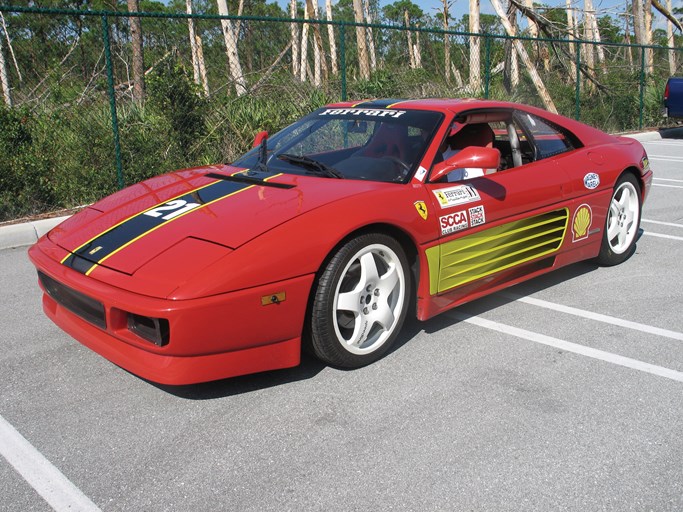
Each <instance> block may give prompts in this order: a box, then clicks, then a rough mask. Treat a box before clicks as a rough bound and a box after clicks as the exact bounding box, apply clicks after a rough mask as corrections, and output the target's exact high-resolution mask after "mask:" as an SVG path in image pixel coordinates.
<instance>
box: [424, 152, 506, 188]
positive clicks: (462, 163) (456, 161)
mask: <svg viewBox="0 0 683 512" xmlns="http://www.w3.org/2000/svg"><path fill="white" fill-rule="evenodd" d="M499 166H500V151H498V150H497V149H495V148H485V147H480V146H468V147H466V148H465V149H463V150H461V151H459V152H458V153H457V154H455V155H453V156H452V157H451V158H449V159H448V160H446V161H445V162H439V163H438V164H436V165H434V167H433V168H432V175H431V177H430V178H429V181H430V182H435V181H439V180H440V179H441V178H443V177H444V176H446V175H447V174H448V173H450V172H451V171H454V170H455V169H468V170H470V171H471V170H473V169H476V170H477V171H480V172H470V174H469V175H470V177H475V176H477V175H478V176H483V175H484V174H493V173H494V172H496V171H497V170H498V167H499Z"/></svg>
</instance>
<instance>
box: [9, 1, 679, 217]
mask: <svg viewBox="0 0 683 512" xmlns="http://www.w3.org/2000/svg"><path fill="white" fill-rule="evenodd" d="M9 4H10V2H9V1H8V0H0V10H2V13H3V15H4V19H5V22H6V30H7V32H6V34H5V33H4V30H0V37H7V38H9V40H10V41H11V43H12V45H11V46H12V50H13V55H11V54H10V53H9V51H8V45H7V44H5V45H4V46H3V51H4V56H5V59H6V61H7V62H8V63H10V64H9V72H10V76H9V79H10V84H11V85H12V95H13V100H14V101H13V107H12V108H7V107H6V106H4V105H3V106H0V222H1V221H4V220H8V219H16V218H18V217H22V216H25V215H32V214H36V213H41V212H46V211H51V210H55V209H58V208H68V207H73V206H77V205H82V204H87V203H90V202H92V201H95V200H97V199H99V198H101V197H103V196H104V195H107V194H109V193H111V192H113V191H115V190H117V189H118V187H119V181H118V177H117V155H116V151H115V143H114V136H113V131H112V116H111V112H110V106H111V105H110V99H111V98H110V95H109V93H108V82H107V79H108V76H107V66H106V59H105V51H104V43H103V32H102V17H101V16H99V15H84V14H80V13H79V14H75V13H73V14H65V13H63V12H57V13H55V12H51V13H47V12H45V13H40V12H16V10H15V11H12V9H11V8H9V7H8V6H9ZM28 4H29V2H28V1H26V0H24V1H23V2H22V1H17V2H13V3H12V5H14V6H15V7H16V6H19V7H27V6H28ZM30 5H31V7H33V8H49V9H75V10H79V11H83V10H84V9H90V10H102V11H108V12H110V13H111V14H112V15H110V16H108V17H107V23H108V26H109V34H110V41H111V72H112V78H113V81H114V86H115V87H114V90H115V100H116V107H117V108H116V112H117V117H116V121H117V124H118V133H119V137H120V168H121V169H122V171H123V178H124V180H125V183H127V184H131V183H134V182H137V181H140V180H142V179H145V178H148V177H151V176H154V175H157V174H160V173H163V172H168V171H171V170H173V169H178V168H183V167H188V166H194V165H202V164H209V163H215V162H221V161H231V160H233V159H235V158H236V157H237V156H238V155H239V154H241V153H242V152H244V151H245V150H246V149H248V148H249V147H250V145H251V141H252V140H253V137H254V135H255V134H256V133H257V132H259V131H261V130H268V131H269V132H271V133H272V132H275V131H277V130H279V129H280V128H282V127H284V126H286V125H287V124H289V123H291V122H292V121H294V120H295V119H297V118H298V117H300V116H302V115H304V114H306V113H308V112H309V111H311V110H312V109H314V108H317V107H319V106H321V105H323V104H325V103H329V102H332V101H337V100H340V99H342V97H343V96H346V97H347V98H348V99H359V100H360V99H364V98H372V97H470V96H484V95H485V94H488V97H490V98H493V99H504V100H511V101H519V102H522V103H528V104H533V105H538V106H542V104H541V102H540V99H539V96H538V94H537V92H536V90H535V88H534V86H533V84H532V83H531V80H530V79H529V77H528V75H527V74H526V73H525V72H524V71H523V68H521V76H520V83H519V84H518V85H517V86H515V87H511V86H510V83H509V78H508V77H507V76H506V74H505V72H504V71H503V70H502V69H503V68H502V67H501V65H502V64H503V63H505V62H506V60H507V59H508V58H509V53H506V45H507V46H509V44H508V43H507V41H506V38H505V37H503V36H504V30H503V28H502V27H501V25H500V23H499V21H498V19H497V18H496V17H495V16H489V15H482V20H481V25H482V32H485V33H486V34H488V35H489V36H500V37H496V38H493V37H488V38H485V37H484V36H479V37H480V38H481V41H482V44H481V46H482V57H481V61H480V62H470V61H469V44H470V36H469V34H467V33H466V32H465V31H466V28H467V26H468V19H467V18H468V16H467V15H465V16H463V17H462V18H461V19H459V20H449V41H450V53H451V59H452V61H453V70H457V71H458V73H459V75H460V76H459V80H458V79H456V78H455V77H453V76H451V77H450V78H446V77H445V75H444V70H443V67H444V66H443V62H444V44H443V39H444V38H443V31H442V27H443V24H442V23H443V20H442V17H441V15H438V14H437V15H433V16H432V15H430V14H429V13H425V12H423V11H422V10H421V9H420V8H419V7H418V6H417V5H415V4H412V2H410V1H409V0H398V1H396V2H394V3H393V4H390V5H387V6H385V7H384V8H383V9H381V10H380V9H379V8H378V6H377V4H376V3H374V4H372V3H371V5H372V10H373V11H374V16H373V19H374V20H375V21H376V25H375V26H374V27H373V35H372V37H373V40H374V42H375V45H376V48H377V56H378V59H377V60H378V63H377V68H376V69H375V70H374V71H373V72H372V74H371V76H370V78H369V79H368V80H362V79H360V78H359V76H360V73H359V69H358V49H357V46H356V34H355V29H354V27H353V26H351V25H348V23H352V22H353V9H352V1H351V0H339V1H338V2H337V3H336V4H335V5H334V8H333V19H334V20H335V23H336V25H335V26H334V34H335V40H336V42H337V51H338V52H340V51H341V50H340V43H341V41H342V39H343V42H344V50H345V54H344V56H345V64H346V65H345V68H344V74H343V75H342V74H341V73H340V74H337V75H334V74H333V73H332V72H331V70H330V69H329V62H330V57H331V56H330V54H329V52H330V44H329V43H330V41H329V36H328V32H327V27H326V26H325V25H322V26H321V35H322V38H323V45H324V51H325V52H326V53H325V54H324V55H323V59H324V61H325V63H326V64H328V71H327V73H326V75H325V77H324V80H323V81H322V84H321V85H319V86H314V85H313V84H312V83H311V81H310V80H305V81H302V80H300V78H298V77H294V76H293V74H292V63H291V55H290V54H291V52H289V51H287V46H288V44H290V40H291V32H290V30H291V24H290V23H289V20H288V19H287V18H288V13H286V12H285V11H283V10H282V8H281V7H280V6H279V5H278V4H277V3H275V2H270V3H268V2H266V0H245V9H244V12H245V13H247V14H249V16H248V17H243V18H242V19H240V21H239V28H238V29H236V30H237V34H238V53H239V56H240V60H241V63H242V67H243V71H244V75H245V77H246V80H247V84H248V88H249V93H248V94H246V95H243V96H237V95H236V94H235V90H234V87H233V84H232V83H231V81H230V78H229V76H230V75H229V73H228V66H227V60H226V53H225V43H224V39H223V35H222V32H221V25H220V21H219V20H218V19H216V18H206V17H202V16H203V15H209V16H215V15H216V14H217V9H216V4H215V2H210V1H207V0H195V1H194V8H195V12H196V13H197V14H198V17H197V18H196V19H195V25H196V30H197V33H198V34H200V35H201V37H202V41H203V53H204V58H205V60H206V68H207V75H208V84H209V89H210V94H209V95H208V96H206V95H205V94H203V90H202V88H201V87H200V86H199V85H197V84H196V83H195V81H194V79H193V72H192V64H191V52H190V45H189V40H188V30H187V19H186V18H182V17H143V18H142V32H143V35H144V59H145V68H146V69H147V74H146V86H147V89H146V96H145V99H144V101H142V102H138V101H134V100H133V98H132V91H131V84H132V77H131V73H132V71H131V43H130V41H131V38H130V29H129V24H128V18H127V17H125V16H115V15H113V14H114V13H121V14H123V13H125V12H127V6H126V4H125V2H123V1H122V0H41V1H32V2H30ZM228 6H229V9H230V13H231V14H232V13H236V12H237V0H230V1H228ZM405 10H408V11H409V13H410V17H411V25H412V29H413V30H412V32H411V35H412V37H413V38H414V37H415V36H416V33H417V32H418V31H419V35H420V44H421V56H422V65H421V67H419V68H417V69H411V68H410V67H409V66H407V64H406V63H407V62H408V54H407V45H406V31H405V27H403V26H402V25H401V24H402V23H403V16H404V12H405ZM140 11H141V12H148V13H160V15H162V16H163V15H168V16H171V15H173V14H177V13H183V12H184V11H185V2H184V1H182V0H172V1H171V2H170V3H168V4H162V3H160V2H155V1H149V0H143V1H142V2H141V4H140ZM544 15H545V16H546V17H547V18H548V19H550V20H551V21H554V22H556V23H557V25H558V27H559V26H561V24H562V23H563V22H564V21H563V20H564V18H563V16H564V11H563V10H561V9H553V8H550V7H548V8H546V9H545V10H544ZM319 17H320V18H323V17H324V14H321V15H320V16H319ZM299 18H301V19H303V7H302V6H301V5H299ZM233 23H236V20H233ZM345 23H347V24H346V25H345ZM599 24H600V27H601V33H602V35H603V41H604V42H605V43H606V44H605V45H604V50H605V53H606V57H607V67H606V69H605V71H601V72H599V73H598V72H597V71H596V76H597V77H598V80H599V82H600V87H597V88H595V87H594V88H591V87H590V86H589V85H588V84H587V83H586V82H583V83H581V84H580V85H581V86H580V88H579V97H578V103H577V101H576V100H577V96H576V90H577V89H576V82H575V81H573V80H572V79H571V77H569V76H568V71H567V70H568V67H567V58H566V55H565V54H563V53H562V51H561V48H564V49H565V50H567V51H568V50H569V46H568V44H569V43H568V42H567V41H557V42H554V43H553V45H549V44H548V43H535V42H532V41H528V40H525V41H524V45H525V47H527V49H528V51H529V52H530V53H531V54H532V55H533V54H534V52H538V51H539V48H540V45H541V44H543V45H545V47H547V48H548V49H549V50H550V51H549V54H550V67H549V69H543V68H542V66H540V63H539V62H537V65H539V70H540V73H541V76H542V78H543V80H544V83H545V85H546V87H547V88H548V90H549V93H550V95H551V97H552V98H553V100H554V101H555V104H556V106H557V108H558V110H559V111H560V113H562V114H564V115H567V116H569V117H577V114H578V117H579V118H580V120H581V121H583V122H586V123H588V124H592V125H594V126H597V127H599V128H601V129H604V130H607V131H612V132H617V131H625V130H631V129H635V128H637V127H638V125H639V124H640V123H642V124H644V125H645V126H657V125H661V124H662V122H663V119H662V117H661V105H662V94H663V89H664V83H665V81H666V78H667V77H668V76H669V68H668V61H667V58H668V54H667V50H666V49H665V48H656V49H655V50H654V53H655V55H654V62H655V66H654V69H653V70H652V73H650V74H645V73H643V69H642V68H641V66H640V62H641V61H640V52H641V51H642V49H641V48H639V47H631V48H630V49H629V48H628V47H625V46H623V45H622V44H621V43H622V42H623V40H624V33H623V30H622V28H621V25H620V23H619V22H617V21H616V20H614V19H612V18H610V17H609V16H604V17H602V18H600V20H599ZM299 26H301V25H299ZM312 32H313V30H312V29H311V33H312ZM521 35H522V36H524V33H522V34H521ZM654 35H655V41H656V42H657V44H659V45H662V46H664V45H665V43H666V34H663V31H661V30H657V31H655V34H654ZM312 41H313V40H312V38H311V40H310V42H309V48H312V45H313V42H312ZM610 43H615V44H614V45H610ZM682 43H683V40H681V38H680V36H679V38H678V39H677V44H676V47H677V48H678V49H679V50H677V51H678V55H677V57H678V61H679V62H680V61H682V60H683V54H682V53H681V51H680V48H681V47H682V46H683V44H682ZM485 47H487V48H488V53H487V52H485V50H484V49H485ZM629 51H630V53H631V55H632V57H633V63H631V62H629V59H627V57H628V53H627V52H629ZM309 54H310V56H309V63H308V65H309V66H313V65H314V63H313V62H312V59H313V51H312V49H310V50H309ZM570 54H571V53H570ZM278 56H280V59H279V60H278ZM15 58H16V65H15V64H14V59H15ZM273 65H274V66H273ZM474 66H478V67H479V68H480V70H481V74H482V77H484V76H486V77H487V79H488V81H487V84H488V87H487V89H486V90H482V89H479V90H472V89H471V88H468V77H469V73H470V70H471V69H472V68H473V67H474ZM679 69H680V64H679ZM641 92H642V95H643V96H642V102H641ZM641 105H642V107H643V108H642V110H641ZM577 107H578V108H577Z"/></svg>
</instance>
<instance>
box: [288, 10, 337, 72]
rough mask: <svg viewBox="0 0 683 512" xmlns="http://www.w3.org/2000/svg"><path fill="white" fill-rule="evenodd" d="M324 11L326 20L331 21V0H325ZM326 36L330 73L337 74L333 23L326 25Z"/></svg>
mask: <svg viewBox="0 0 683 512" xmlns="http://www.w3.org/2000/svg"><path fill="white" fill-rule="evenodd" d="M294 1H296V0H294ZM325 11H326V14H327V21H332V0H325ZM327 38H328V39H329V40H330V64H331V66H332V74H333V75H337V74H338V73H339V66H338V65H337V39H336V38H335V37H334V25H327Z"/></svg>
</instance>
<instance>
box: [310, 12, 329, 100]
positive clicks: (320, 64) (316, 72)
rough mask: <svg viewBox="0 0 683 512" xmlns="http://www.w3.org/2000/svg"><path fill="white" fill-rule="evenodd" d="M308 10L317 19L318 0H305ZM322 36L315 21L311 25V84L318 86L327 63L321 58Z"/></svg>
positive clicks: (320, 83)
mask: <svg viewBox="0 0 683 512" xmlns="http://www.w3.org/2000/svg"><path fill="white" fill-rule="evenodd" d="M306 4H307V5H308V10H309V12H311V13H312V14H313V18H314V19H318V2H317V0H316V1H315V2H313V0H306ZM323 51H324V49H323V38H322V36H321V35H320V25H318V24H317V23H316V24H315V25H313V60H314V67H313V85H315V86H316V87H320V86H321V85H322V70H323V68H324V69H325V75H327V64H325V62H324V60H323Z"/></svg>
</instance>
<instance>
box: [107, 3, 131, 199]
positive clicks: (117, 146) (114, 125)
mask: <svg viewBox="0 0 683 512" xmlns="http://www.w3.org/2000/svg"><path fill="white" fill-rule="evenodd" d="M102 39H103V41H104V59H105V62H106V63H107V84H108V86H109V110H110V112H111V129H112V131H113V132H114V152H115V155H116V176H117V178H118V181H119V188H123V187H125V186H126V184H125V182H124V180H123V166H122V165H121V143H120V141H119V121H118V117H117V115H116V93H115V92H114V68H113V65H112V62H111V47H110V44H109V19H108V18H107V15H106V14H104V15H102Z"/></svg>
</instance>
